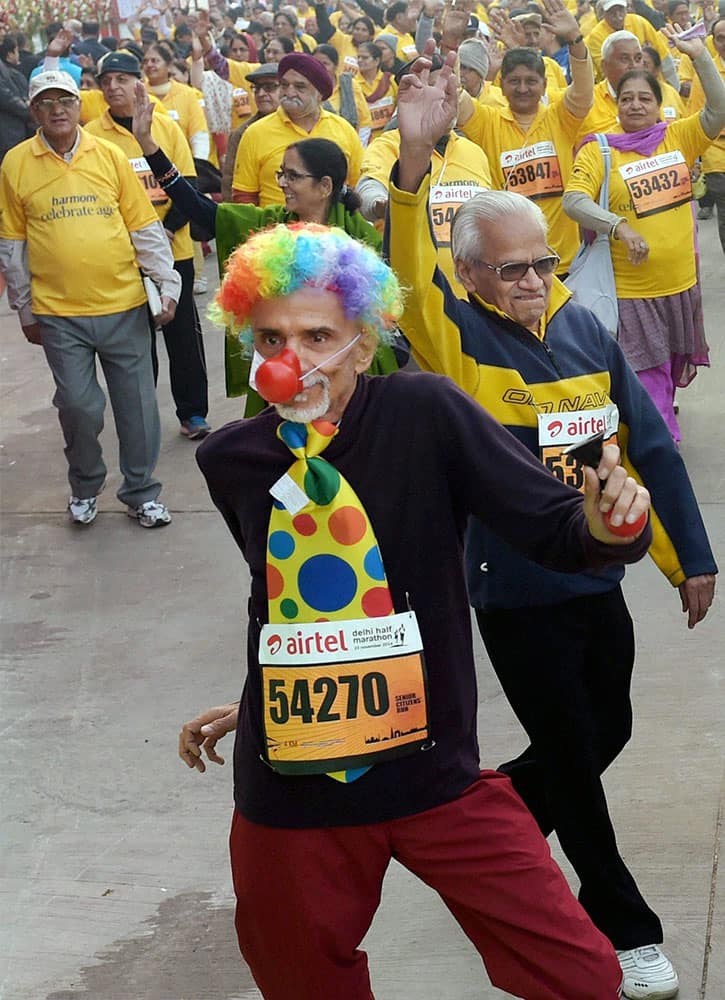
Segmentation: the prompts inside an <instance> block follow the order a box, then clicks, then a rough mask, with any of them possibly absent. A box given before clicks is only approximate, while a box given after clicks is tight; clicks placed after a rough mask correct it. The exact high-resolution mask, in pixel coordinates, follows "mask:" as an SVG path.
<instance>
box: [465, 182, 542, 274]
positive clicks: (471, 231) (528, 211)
mask: <svg viewBox="0 0 725 1000" xmlns="http://www.w3.org/2000/svg"><path fill="white" fill-rule="evenodd" d="M522 216H524V217H525V218H526V219H527V220H528V221H529V222H532V223H533V224H534V225H535V226H538V227H539V229H541V235H542V236H543V238H544V240H546V239H547V236H548V227H547V224H546V216H545V215H544V213H543V212H542V211H541V209H540V208H539V206H538V205H536V204H534V202H533V201H530V200H529V199H528V198H525V197H524V196H523V195H522V194H514V192H513V191H482V192H481V193H480V194H477V195H476V197H475V198H471V199H470V201H467V202H465V204H463V205H461V207H460V208H459V209H458V211H457V212H456V216H455V218H454V220H453V226H452V229H451V254H452V256H453V259H454V260H455V261H458V260H461V261H464V262H468V261H474V260H481V259H482V257H485V256H486V240H485V237H484V235H483V233H482V231H481V223H487V224H490V225H492V226H496V225H499V224H500V225H508V228H512V227H513V226H514V225H515V223H514V220H515V219H517V218H518V219H520V218H521V217H522Z"/></svg>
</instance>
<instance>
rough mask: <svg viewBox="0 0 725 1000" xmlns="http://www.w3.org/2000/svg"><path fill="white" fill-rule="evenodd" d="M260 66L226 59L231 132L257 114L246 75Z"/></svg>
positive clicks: (256, 63)
mask: <svg viewBox="0 0 725 1000" xmlns="http://www.w3.org/2000/svg"><path fill="white" fill-rule="evenodd" d="M261 65H262V64H261V63H258V62H236V61H235V60H234V59H227V66H228V67H229V83H230V84H231V85H232V129H231V130H232V132H233V131H234V129H235V128H239V126H240V125H243V124H244V122H245V121H247V119H249V118H251V117H252V115H256V113H257V102H256V101H255V100H254V94H253V93H252V85H251V83H250V82H249V80H247V74H248V73H251V72H252V71H253V70H255V69H259V67H260V66H261Z"/></svg>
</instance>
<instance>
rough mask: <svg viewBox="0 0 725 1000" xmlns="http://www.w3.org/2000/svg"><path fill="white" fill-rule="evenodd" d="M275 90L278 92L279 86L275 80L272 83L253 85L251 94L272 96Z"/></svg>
mask: <svg viewBox="0 0 725 1000" xmlns="http://www.w3.org/2000/svg"><path fill="white" fill-rule="evenodd" d="M275 90H279V84H278V83H277V81H276V80H274V81H273V82H272V83H253V84H252V92H253V93H255V94H273V93H274V92H275Z"/></svg>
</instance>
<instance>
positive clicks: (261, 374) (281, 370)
mask: <svg viewBox="0 0 725 1000" xmlns="http://www.w3.org/2000/svg"><path fill="white" fill-rule="evenodd" d="M254 378H255V382H256V384H257V392H258V393H259V395H260V396H261V397H262V398H263V399H266V400H267V402H268V403H287V402H289V400H290V399H292V398H293V397H294V396H296V395H297V393H298V392H300V391H301V390H302V388H303V385H302V369H301V368H300V359H299V358H298V357H297V355H296V354H295V352H294V351H292V350H290V348H289V347H284V348H282V350H281V351H280V352H279V354H276V355H275V356H274V357H273V358H268V359H267V361H263V362H262V364H261V365H260V366H259V368H258V369H257V373H256V375H255V377H254Z"/></svg>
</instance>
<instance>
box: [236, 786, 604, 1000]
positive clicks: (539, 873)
mask: <svg viewBox="0 0 725 1000" xmlns="http://www.w3.org/2000/svg"><path fill="white" fill-rule="evenodd" d="M230 848H231V858H232V874H233V877H234V890H235V892H236V896H237V911H236V928H237V936H238V938H239V947H240V949H241V952H242V954H243V955H244V958H245V959H246V961H247V963H248V965H249V967H250V969H251V971H252V974H253V976H254V978H255V981H256V983H257V985H258V986H259V988H260V990H261V991H262V993H263V995H264V997H265V998H266V1000H373V994H372V990H371V987H370V978H369V975H368V965H367V956H366V955H365V953H364V952H362V951H359V950H358V945H359V944H360V941H361V940H362V939H363V937H364V936H365V933H366V932H367V930H368V928H369V926H370V924H371V922H372V919H373V916H374V914H375V911H376V910H377V908H378V904H379V902H380V892H381V887H382V883H383V878H384V876H385V871H386V869H387V867H388V864H389V862H390V859H391V858H395V859H396V860H397V861H399V862H400V864H402V865H404V866H405V867H406V868H407V869H409V871H411V872H413V873H414V874H416V875H417V876H418V877H419V878H420V879H422V880H423V882H425V883H426V884H427V885H429V886H431V888H433V889H435V890H436V892H438V893H439V894H440V896H441V898H442V899H443V901H444V902H445V904H446V906H447V907H448V908H449V910H450V911H451V913H452V914H453V916H454V917H455V919H456V920H457V921H458V923H459V924H460V925H461V927H462V928H463V930H464V931H465V933H466V934H467V935H468V937H469V938H470V939H471V941H472V942H473V944H474V946H475V948H476V950H477V951H478V953H479V954H480V955H481V957H482V959H483V961H484V963H485V965H486V969H487V971H488V974H489V976H490V978H491V982H492V983H493V984H494V985H495V986H498V987H499V988H500V989H502V990H506V991H508V992H509V993H512V994H514V995H515V996H517V997H523V998H526V1000H615V998H617V997H619V996H620V985H621V982H622V971H621V969H620V966H619V962H618V961H617V957H616V954H615V952H614V950H613V948H612V946H611V944H610V943H609V941H608V940H607V938H605V937H604V936H603V935H602V934H601V933H600V932H599V931H598V930H597V929H596V928H595V927H594V925H593V924H592V923H591V921H590V919H589V917H588V916H587V914H586V913H585V912H584V910H583V909H582V907H581V906H580V905H579V903H578V902H577V901H576V899H575V898H574V896H573V895H572V893H571V890H570V889H569V886H568V884H567V882H566V880H565V879H564V876H563V875H562V873H561V871H560V869H559V868H558V866H557V865H556V863H555V862H554V861H553V859H552V858H551V855H550V853H549V848H548V845H547V843H546V841H545V839H544V838H543V836H542V835H541V833H540V832H539V829H538V827H537V825H536V823H535V822H534V820H533V818H532V816H531V814H530V813H529V812H528V810H527V809H526V807H525V806H524V805H523V803H522V801H521V799H520V798H519V797H518V795H517V794H516V792H514V790H513V787H512V785H511V782H510V780H509V779H508V778H507V777H505V776H504V775H502V774H499V773H498V772H496V771H484V772H482V774H481V777H480V779H479V780H478V781H477V782H475V784H473V785H472V786H471V787H470V788H469V789H467V790H466V792H464V794H463V795H462V796H461V797H460V798H459V799H456V800H455V801H453V802H448V803H446V804H445V805H442V806H438V807H437V808H435V809H429V810H427V811H426V812H422V813H418V814H417V815H415V816H408V817H405V818H403V819H396V820H392V821H391V822H387V823H374V824H369V825H365V826H344V827H331V828H326V829H312V830H286V829H278V828H275V827H267V826H260V825H258V824H255V823H250V822H248V821H247V820H245V819H244V817H242V816H241V815H240V814H239V813H237V812H235V813H234V818H233V821H232V830H231V837H230ZM412 971H413V970H411V972H412Z"/></svg>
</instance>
